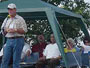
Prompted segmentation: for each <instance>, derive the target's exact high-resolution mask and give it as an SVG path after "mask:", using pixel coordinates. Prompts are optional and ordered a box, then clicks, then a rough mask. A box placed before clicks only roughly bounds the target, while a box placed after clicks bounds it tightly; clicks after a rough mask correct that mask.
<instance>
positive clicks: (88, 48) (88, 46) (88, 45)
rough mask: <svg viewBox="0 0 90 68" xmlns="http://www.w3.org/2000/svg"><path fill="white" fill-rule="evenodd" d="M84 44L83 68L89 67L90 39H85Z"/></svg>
mask: <svg viewBox="0 0 90 68" xmlns="http://www.w3.org/2000/svg"><path fill="white" fill-rule="evenodd" d="M83 42H84V44H85V45H83V46H82V47H83V52H82V65H83V66H82V68H86V67H87V66H89V56H90V37H85V38H84V40H83Z"/></svg>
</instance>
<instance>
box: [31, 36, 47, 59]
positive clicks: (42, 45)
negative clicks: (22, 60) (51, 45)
mask: <svg viewBox="0 0 90 68" xmlns="http://www.w3.org/2000/svg"><path fill="white" fill-rule="evenodd" d="M37 39H38V42H39V43H37V44H35V45H33V46H32V52H39V57H42V56H43V50H44V49H45V47H46V45H47V43H46V42H45V39H44V36H43V35H38V38H37Z"/></svg>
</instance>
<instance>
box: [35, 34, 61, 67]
mask: <svg viewBox="0 0 90 68" xmlns="http://www.w3.org/2000/svg"><path fill="white" fill-rule="evenodd" d="M50 41H51V43H50V44H48V45H47V46H46V48H45V50H44V52H43V57H41V58H40V59H39V60H38V61H37V63H36V68H42V67H43V66H44V65H47V66H48V67H49V68H55V66H56V65H58V64H59V63H60V59H61V53H60V51H59V48H58V45H57V44H56V41H55V39H54V35H53V34H51V37H50Z"/></svg>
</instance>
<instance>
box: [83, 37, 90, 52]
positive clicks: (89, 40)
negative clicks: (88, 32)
mask: <svg viewBox="0 0 90 68" xmlns="http://www.w3.org/2000/svg"><path fill="white" fill-rule="evenodd" d="M83 42H84V44H85V45H83V53H88V52H89V51H90V38H89V37H85V38H84V40H83Z"/></svg>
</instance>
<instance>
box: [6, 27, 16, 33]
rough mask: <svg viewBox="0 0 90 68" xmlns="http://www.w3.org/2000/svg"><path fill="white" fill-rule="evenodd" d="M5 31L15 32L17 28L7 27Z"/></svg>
mask: <svg viewBox="0 0 90 68" xmlns="http://www.w3.org/2000/svg"><path fill="white" fill-rule="evenodd" d="M5 32H7V33H15V32H17V30H16V29H12V28H10V29H9V28H7V29H5Z"/></svg>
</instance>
